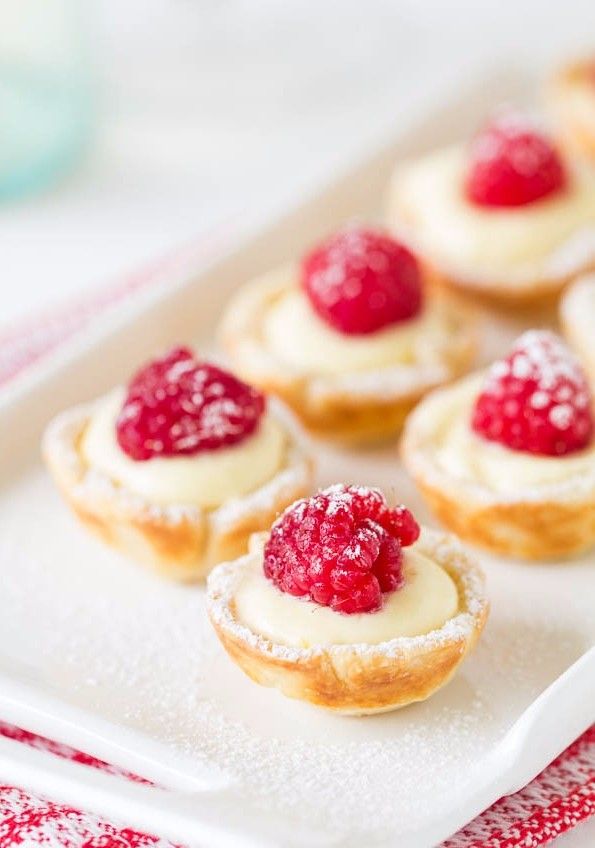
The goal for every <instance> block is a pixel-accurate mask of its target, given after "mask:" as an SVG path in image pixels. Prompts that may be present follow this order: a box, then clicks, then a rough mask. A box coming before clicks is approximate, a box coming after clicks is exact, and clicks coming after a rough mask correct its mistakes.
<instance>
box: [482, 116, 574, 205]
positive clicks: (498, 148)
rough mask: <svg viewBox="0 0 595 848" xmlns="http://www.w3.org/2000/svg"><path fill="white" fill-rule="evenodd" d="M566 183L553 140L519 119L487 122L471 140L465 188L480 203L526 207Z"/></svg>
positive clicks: (563, 169) (562, 165) (510, 118)
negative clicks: (488, 123)
mask: <svg viewBox="0 0 595 848" xmlns="http://www.w3.org/2000/svg"><path fill="white" fill-rule="evenodd" d="M566 182H567V176H566V171H565V168H564V163H563V162H562V159H561V158H560V155H559V154H558V152H557V150H556V149H555V147H554V146H553V144H552V142H551V141H550V140H549V139H548V138H547V137H546V136H544V135H542V134H541V133H538V132H536V131H535V129H534V128H532V127H531V126H530V124H528V123H527V122H523V121H520V120H519V119H518V118H515V117H510V116H509V117H508V118H505V119H501V120H499V121H496V122H494V123H492V124H490V125H488V126H487V127H486V128H485V129H484V130H483V131H482V132H480V133H479V134H478V135H477V136H476V138H475V139H474V140H473V142H472V143H471V147H470V152H469V164H468V170H467V176H466V184H465V188H466V192H467V197H468V198H469V200H471V201H472V202H473V203H476V204H478V205H479V206H492V207H500V206H504V207H506V206H524V205H525V204H527V203H533V202H534V201H536V200H540V199H541V198H543V197H548V196H549V195H551V194H554V193H555V192H557V191H561V190H562V189H563V188H564V187H565V185H566Z"/></svg>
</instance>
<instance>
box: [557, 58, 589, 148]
mask: <svg viewBox="0 0 595 848" xmlns="http://www.w3.org/2000/svg"><path fill="white" fill-rule="evenodd" d="M589 85H590V87H591V88H592V91H593V95H592V104H591V112H590V115H589V116H586V115H585V113H584V112H583V111H582V110H581V109H580V107H577V103H576V100H575V97H574V95H575V93H576V90H577V86H581V87H582V86H584V87H585V95H587V90H588V89H587V86H589ZM546 101H547V105H548V106H549V109H550V111H551V113H552V115H553V117H554V120H555V124H556V127H557V130H558V132H559V135H560V139H561V141H562V142H563V143H564V144H566V145H567V146H568V147H569V148H570V149H572V150H574V151H576V152H580V153H582V154H584V155H586V156H589V157H592V158H595V59H591V60H588V59H587V60H581V61H576V62H572V63H570V64H568V65H565V66H564V67H562V68H560V70H559V71H558V72H557V73H556V74H555V75H554V76H553V78H552V79H551V81H550V83H549V85H548V86H547V90H546Z"/></svg>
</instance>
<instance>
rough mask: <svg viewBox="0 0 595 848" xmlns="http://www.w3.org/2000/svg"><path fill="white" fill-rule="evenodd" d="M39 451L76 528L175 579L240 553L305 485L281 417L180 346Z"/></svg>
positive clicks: (71, 417)
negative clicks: (84, 528) (79, 524)
mask: <svg viewBox="0 0 595 848" xmlns="http://www.w3.org/2000/svg"><path fill="white" fill-rule="evenodd" d="M43 450H44V457H45V459H46V462H47V464H48V467H49V469H50V471H51V472H52V474H53V476H54V479H55V481H56V483H57V484H58V487H59V488H60V490H61V492H62V494H63V495H64V497H65V499H66V501H67V502H68V504H69V505H70V506H71V507H72V509H73V511H74V512H75V513H76V515H77V516H78V517H79V518H80V519H81V521H82V522H83V523H85V524H86V525H87V526H89V528H90V529H91V530H93V531H94V532H96V533H98V534H99V535H100V536H101V537H102V538H103V539H104V540H105V541H107V542H108V543H109V544H110V545H112V546H114V547H116V548H119V549H120V550H122V551H123V552H124V553H126V554H128V555H129V556H130V557H131V558H132V559H136V560H140V561H141V562H146V563H147V564H149V565H151V566H152V567H154V568H156V569H157V570H159V571H161V572H163V573H164V574H165V575H166V576H169V577H173V578H175V579H179V580H184V581H193V580H198V579H200V578H202V577H204V576H205V575H206V573H207V572H208V571H209V569H210V568H211V567H212V566H213V565H214V564H215V563H216V562H219V561H221V560H222V559H226V558H229V557H230V556H237V555H238V554H240V553H242V552H243V551H245V550H246V547H247V544H248V538H249V536H250V534H251V533H253V532H255V531H259V530H263V529H264V528H266V527H270V525H271V522H272V521H273V520H274V518H275V516H276V515H278V513H279V511H280V510H282V509H284V508H285V507H286V506H287V504H288V503H291V502H292V501H293V500H295V498H296V497H299V496H301V495H303V494H305V492H307V491H308V490H309V487H310V478H311V463H310V461H309V459H308V457H307V456H305V455H304V454H303V452H302V450H301V447H300V445H299V443H298V441H297V437H296V434H295V431H294V428H293V427H292V426H291V423H290V422H289V421H288V418H287V415H286V413H284V412H283V411H282V410H281V409H280V408H279V407H278V406H275V404H274V403H272V404H269V403H267V401H266V399H265V397H264V395H263V394H261V393H260V392H259V391H258V390H256V389H254V388H252V387H251V386H248V385H247V384H246V383H243V382H242V381H241V380H239V379H237V378H236V377H235V376H234V375H233V374H231V373H229V372H228V371H225V370H224V369H222V368H219V367H218V366H216V365H213V364H211V363H207V362H204V361H202V360H199V359H197V357H196V356H195V355H194V353H193V352H192V351H191V350H190V349H188V348H185V347H176V348H173V349H172V350H171V351H169V352H168V353H166V354H165V355H164V356H161V357H158V358H157V359H154V360H152V361H151V362H149V363H147V364H146V365H144V366H143V367H142V368H141V369H140V370H139V371H138V372H137V373H136V374H135V375H134V376H133V377H132V379H131V380H130V382H129V384H128V386H127V387H117V388H115V389H114V390H113V391H111V392H110V393H109V394H107V395H106V396H105V397H102V398H99V399H98V400H97V401H95V402H93V403H90V404H85V405H81V406H78V407H75V408H73V409H70V410H66V411H65V412H64V413H62V414H61V415H59V416H57V418H56V419H54V421H52V422H51V423H50V424H49V426H48V427H47V429H46V433H45V434H44V440H43Z"/></svg>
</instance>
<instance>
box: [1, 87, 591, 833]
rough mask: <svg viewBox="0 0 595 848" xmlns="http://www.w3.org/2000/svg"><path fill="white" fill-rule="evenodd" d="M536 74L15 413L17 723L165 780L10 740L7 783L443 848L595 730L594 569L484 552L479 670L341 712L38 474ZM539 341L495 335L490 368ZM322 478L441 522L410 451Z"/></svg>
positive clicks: (152, 313)
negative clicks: (241, 661) (256, 679)
mask: <svg viewBox="0 0 595 848" xmlns="http://www.w3.org/2000/svg"><path fill="white" fill-rule="evenodd" d="M528 82H529V81H528V80H525V79H524V77H522V76H517V75H511V76H508V77H500V76H498V77H495V78H493V79H490V80H487V81H486V80H484V81H482V83H481V85H480V86H478V87H477V88H475V89H472V90H470V91H468V92H467V93H466V94H464V95H463V96H462V97H460V98H459V99H458V100H455V101H453V102H450V103H447V104H446V105H445V102H444V99H442V101H441V105H440V108H439V109H432V110H431V118H430V119H425V120H421V121H419V122H417V124H416V125H415V126H413V127H410V128H408V129H407V131H403V130H402V131H401V132H400V133H399V134H394V137H393V139H392V140H391V141H390V142H389V143H387V144H386V145H385V146H384V147H383V148H382V149H380V151H379V152H377V153H375V154H373V155H372V156H368V157H367V158H366V160H365V161H364V162H363V163H360V164H359V165H356V166H355V167H353V168H352V169H351V170H350V171H349V173H347V174H344V175H342V176H340V177H339V178H337V179H335V180H334V181H333V182H332V184H330V185H329V186H327V187H326V188H324V189H323V190H321V191H319V192H317V194H316V195H315V196H314V197H313V198H310V199H308V200H307V201H304V202H303V203H301V204H300V205H299V206H297V207H296V208H294V209H293V210H292V211H290V212H285V213H284V214H283V215H282V216H280V215H279V214H278V213H275V215H274V216H273V217H274V223H270V220H271V212H270V210H269V211H268V212H267V216H268V218H269V223H268V224H266V223H263V222H262V221H260V222H256V223H254V222H247V223H246V224H245V225H244V226H243V228H242V231H241V232H239V230H238V232H237V233H236V240H235V243H236V247H235V248H234V250H233V252H227V253H226V254H225V255H223V256H220V257H218V258H217V259H216V260H215V261H213V262H212V263H211V264H210V265H209V266H208V267H205V266H204V263H203V265H202V267H199V268H198V269H197V265H196V263H195V262H193V261H192V260H191V259H190V260H188V261H182V262H180V263H179V266H178V267H176V269H175V271H174V272H173V273H171V272H168V273H166V274H164V277H163V279H162V280H160V282H159V284H158V285H156V286H155V287H153V288H152V289H151V291H150V292H144V293H143V294H142V295H141V296H139V297H137V298H136V299H135V300H134V302H133V303H129V304H128V305H126V306H125V307H121V306H120V307H119V308H118V311H115V310H112V311H111V312H110V313H109V314H108V315H107V316H106V317H105V318H102V319H100V320H99V321H98V322H97V323H96V324H95V325H94V327H93V328H92V330H91V331H90V332H88V333H86V334H84V335H83V337H82V338H81V337H77V338H76V339H75V340H74V341H73V342H69V343H67V344H65V345H63V346H62V348H61V349H60V351H59V352H58V353H56V354H54V355H52V356H50V357H48V358H47V359H46V360H45V361H44V364H43V365H42V366H41V367H37V368H35V369H32V370H31V371H30V372H29V374H28V375H26V376H25V377H23V378H22V379H21V380H19V381H17V382H16V383H15V384H14V386H13V388H12V389H11V390H9V391H7V392H5V393H4V395H3V397H2V398H1V399H0V444H1V445H2V448H1V451H2V454H1V455H2V460H1V481H0V645H1V648H0V719H2V720H6V721H10V722H12V723H14V724H17V725H19V726H20V727H23V728H26V729H28V730H31V731H33V732H36V733H39V734H43V735H47V736H50V737H51V738H52V739H55V740H57V741H60V742H63V743H66V744H69V745H72V746H74V747H76V748H78V749H80V750H84V751H86V752H88V753H89V754H92V755H94V756H96V757H99V758H102V759H105V760H108V761H109V762H110V763H113V764H115V765H118V766H121V767H124V768H126V769H128V770H130V771H131V772H134V773H135V774H137V775H139V776H141V777H143V778H145V779H146V780H148V781H152V783H153V785H150V784H148V783H147V782H146V781H144V782H141V781H138V782H130V781H127V780H124V779H123V778H121V777H118V776H115V775H112V774H108V773H100V772H98V771H96V770H93V769H89V768H86V767H85V766H83V765H79V764H76V763H72V762H68V761H65V760H61V759H58V758H56V757H53V756H51V755H50V754H47V753H46V752H43V751H39V750H34V749H31V748H25V746H22V745H19V744H18V743H16V742H13V741H11V740H9V739H0V780H12V781H14V782H16V783H18V784H19V785H22V786H26V787H28V788H30V789H33V790H37V791H40V792H43V793H45V794H50V795H53V796H55V797H57V798H59V799H61V800H64V801H66V802H69V803H73V804H77V805H79V806H81V807H87V808H91V809H93V810H95V811H97V812H100V813H102V814H105V815H110V816H113V817H117V818H119V819H121V820H123V821H125V822H127V823H129V824H131V825H133V826H137V827H142V828H144V829H150V830H151V831H153V832H158V833H162V834H164V835H167V836H169V837H170V838H173V839H177V840H179V841H183V842H184V843H185V844H197V845H198V844H200V845H209V846H218V845H221V846H266V845H271V846H273V845H274V846H279V845H283V846H288V847H289V846H296V848H297V846H305V845H308V846H310V845H312V846H314V845H320V846H345V848H349V846H354V848H355V846H361V845H367V846H370V848H372V846H378V848H380V846H384V845H394V844H396V843H397V842H398V843H399V844H401V845H407V846H408V848H427V846H431V845H435V844H436V843H438V842H440V841H441V840H443V839H445V838H447V837H448V836H449V835H450V834H452V833H453V832H455V831H456V830H457V829H459V828H460V827H462V826H463V825H464V824H465V823H466V822H468V821H469V820H470V819H472V818H473V817H474V816H475V815H477V814H478V813H479V812H481V811H482V810H483V809H485V808H486V807H487V806H489V805H490V804H492V803H493V802H494V801H495V800H496V799H497V798H499V797H501V796H502V795H504V794H507V793H510V792H513V791H516V790H517V789H519V788H520V787H522V786H523V785H524V784H525V783H527V782H528V781H529V780H531V779H532V778H533V777H534V776H535V775H536V774H537V773H538V772H539V771H540V770H541V769H542V768H544V767H545V766H546V765H547V764H548V763H549V762H550V761H551V760H552V759H553V758H554V757H555V756H556V755H557V754H558V753H559V752H560V751H561V750H563V749H564V748H565V747H566V746H567V745H568V744H569V743H570V742H571V741H573V739H575V738H576V737H577V736H578V735H579V734H580V733H581V732H582V731H583V730H584V729H585V728H586V727H587V726H588V725H589V724H591V723H592V722H593V721H594V720H595V649H594V648H592V647H591V646H592V645H593V642H594V637H595V616H594V615H593V598H594V597H595V568H594V565H595V561H594V557H593V556H592V555H590V556H589V555H587V556H584V557H582V558H581V559H575V560H572V561H569V562H567V563H548V564H543V565H535V564H521V563H518V562H513V561H500V560H498V559H496V558H494V557H490V556H488V555H486V554H483V553H480V554H478V557H479V560H480V562H481V564H482V565H483V567H484V570H485V572H486V576H487V582H488V592H489V595H490V598H491V606H492V612H491V617H490V619H489V621H488V624H487V627H486V631H485V633H484V636H483V638H482V640H481V641H480V643H479V646H478V648H477V649H476V651H475V653H474V654H473V656H472V657H471V658H470V659H469V660H468V661H467V662H466V664H465V665H464V666H463V668H462V670H461V671H459V673H458V674H457V675H456V677H455V678H454V680H453V681H452V682H451V683H450V684H449V685H448V686H447V687H446V688H445V689H443V690H441V691H440V692H439V693H438V694H437V695H435V696H434V697H433V698H431V699H430V700H428V701H426V702H425V703H420V704H416V705H413V706H410V707H408V708H406V709H403V710H401V711H397V712H393V713H389V714H385V715H380V716H376V717H369V718H363V719H362V718H360V719H357V718H347V717H337V716H333V715H329V714H325V713H324V712H321V711H317V710H316V709H314V708H312V707H309V706H308V705H306V704H303V703H300V702H294V701H290V700H287V699H285V698H283V697H282V696H281V695H280V694H279V693H277V692H276V691H273V690H267V689H263V688H261V687H259V686H255V685H254V684H253V683H251V682H250V681H249V680H248V679H247V678H246V677H244V675H243V674H242V672H241V671H240V670H239V669H238V668H237V667H235V666H234V665H233V664H232V662H231V661H230V660H229V659H228V657H227V656H226V655H225V653H224V652H223V649H222V648H221V646H220V644H219V642H218V641H217V639H216V636H215V634H214V633H213V632H212V630H211V628H210V626H209V624H208V622H207V619H206V615H205V610H204V590H203V589H202V588H200V587H199V588H197V587H183V586H179V585H172V584H169V583H166V582H164V581H163V580H162V579H160V578H159V577H157V576H153V575H152V574H149V573H147V572H146V571H145V570H144V569H142V568H139V567H138V566H136V565H135V564H134V563H132V562H128V561H127V560H125V559H124V558H122V557H120V556H119V555H118V554H116V553H115V552H114V551H113V550H111V549H108V548H104V547H103V546H102V545H101V544H100V543H99V542H97V541H95V540H94V539H93V538H91V537H90V536H88V535H87V534H86V533H85V532H84V530H82V529H80V528H79V527H78V526H77V525H76V524H75V522H74V520H73V519H72V518H71V516H70V514H69V513H68V511H67V510H66V509H65V508H64V506H63V504H62V503H61V502H60V500H59V498H58V496H57V494H56V493H55V491H54V490H53V487H52V484H51V482H50V480H49V478H48V475H47V474H46V473H45V471H44V470H43V469H42V466H41V462H40V459H39V437H40V434H41V432H42V429H43V427H44V425H45V424H46V422H47V421H48V419H49V418H50V417H51V416H52V415H53V414H54V413H55V412H57V411H58V410H60V409H62V408H64V407H67V406H69V405H70V404H73V403H76V402H80V401H84V400H87V399H91V398H93V397H95V396H97V395H98V394H100V393H101V392H102V391H104V390H106V389H107V388H108V387H110V386H111V385H113V384H114V383H116V382H118V380H119V379H120V378H121V376H122V375H123V374H126V373H128V372H129V371H130V370H131V369H132V368H133V367H134V366H136V365H137V364H138V363H140V362H141V361H142V360H143V359H144V358H145V357H147V356H148V355H150V354H153V353H155V352H158V351H159V350H162V349H163V348H165V347H166V346H167V345H169V344H172V343H173V342H185V343H192V344H194V345H195V346H196V347H197V348H198V349H199V350H201V349H202V350H205V349H209V348H210V347H212V339H211V337H210V332H211V330H212V327H213V326H214V324H215V321H216V318H217V317H218V316H219V314H220V312H221V309H222V306H223V304H224V303H225V301H226V298H227V296H228V295H229V293H230V292H231V291H232V290H233V288H234V287H235V286H237V285H239V284H241V283H242V282H243V281H245V280H247V279H249V278H250V277H251V276H252V275H254V274H257V273H260V272H262V271H265V270H267V269H268V268H271V267H274V266H275V265H276V264H277V263H278V262H280V261H283V260H287V259H288V258H291V257H292V256H295V255H297V254H299V252H300V251H301V250H302V249H303V248H304V247H305V246H306V245H307V244H308V243H311V242H312V241H313V240H314V239H315V238H317V237H319V236H320V235H321V233H323V232H324V231H328V230H330V229H332V228H333V227H336V226H337V225H339V224H340V223H342V222H344V221H345V220H348V219H349V218H352V217H354V216H357V217H361V218H365V219H372V220H373V219H374V218H378V217H379V216H380V214H381V212H382V204H383V201H384V199H385V191H386V185H387V182H388V175H389V173H390V170H391V168H392V166H393V165H394V162H395V160H396V159H398V158H399V157H407V156H409V155H411V154H412V153H413V152H418V151H420V150H421V149H426V148H429V147H431V146H433V145H434V144H437V143H441V142H444V141H449V140H452V139H454V138H456V137H459V136H463V135H464V134H465V132H467V131H468V130H470V129H471V128H472V127H473V126H475V125H476V124H477V122H478V121H479V120H480V119H481V117H482V116H483V115H484V114H485V113H486V112H487V111H489V110H490V109H491V108H492V107H493V106H494V105H495V104H497V103H498V102H501V101H503V100H514V101H515V102H519V101H521V102H522V101H524V100H526V92H527V91H528V90H529V84H528ZM517 330H518V326H517V327H511V326H506V325H504V324H502V325H501V326H498V327H495V328H494V327H493V326H492V328H491V330H490V332H489V333H487V334H486V350H485V355H486V357H488V356H490V355H491V354H492V353H494V352H500V351H501V350H502V349H503V348H505V346H506V344H507V342H508V341H509V339H510V338H511V337H512V336H513V335H514V334H515V332H516V331H517ZM314 450H315V453H316V455H317V458H318V461H319V477H318V482H319V484H321V485H326V484H329V483H332V482H336V481H338V480H341V481H345V482H358V483H363V484H370V485H378V486H380V487H381V488H383V489H384V490H385V491H386V492H387V493H393V494H395V495H398V497H399V499H400V500H403V501H404V502H405V503H407V504H408V505H410V506H411V507H412V508H413V510H414V511H415V513H416V515H417V516H418V517H419V518H420V520H421V521H422V522H424V523H431V521H430V519H429V516H428V514H427V512H426V511H425V509H424V507H423V505H422V503H421V501H420V499H419V496H418V495H417V494H416V492H415V489H414V487H413V484H412V482H411V481H410V480H409V479H408V477H407V476H406V474H405V472H404V471H403V470H402V467H401V465H400V462H399V459H398V453H397V448H396V446H394V445H393V446H389V447H385V448H382V449H375V450H367V451H357V452H353V451H349V450H346V449H340V448H336V447H330V446H329V445H327V444H324V443H322V442H320V443H317V444H315V445H314Z"/></svg>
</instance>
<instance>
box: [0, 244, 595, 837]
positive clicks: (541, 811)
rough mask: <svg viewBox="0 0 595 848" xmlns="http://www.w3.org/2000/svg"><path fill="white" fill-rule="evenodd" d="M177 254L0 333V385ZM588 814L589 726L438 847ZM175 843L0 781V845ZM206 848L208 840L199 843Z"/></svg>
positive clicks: (594, 739)
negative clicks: (520, 785) (531, 776)
mask: <svg viewBox="0 0 595 848" xmlns="http://www.w3.org/2000/svg"><path fill="white" fill-rule="evenodd" d="M180 258H181V257H180V254H178V255H177V256H176V257H174V258H172V259H169V260H165V261H164V262H163V263H160V264H159V265H158V266H154V267H153V268H152V269H150V270H149V271H144V272H142V273H139V274H136V275H134V276H132V277H129V278H128V279H126V280H125V281H124V282H121V283H119V284H118V285H116V286H114V287H112V288H108V289H106V290H104V291H102V292H101V293H99V294H96V295H95V296H93V297H88V298H85V299H82V300H79V301H77V302H75V303H72V304H70V305H69V306H67V307H66V308H64V309H62V310H57V311H53V312H50V313H47V314H45V315H43V316H41V317H40V318H37V319H35V320H32V321H29V322H26V323H23V324H21V325H20V326H18V327H16V328H11V329H10V330H9V331H7V332H5V333H3V334H2V333H0V388H1V387H2V385H3V384H6V383H8V382H9V381H10V380H12V379H13V378H14V377H16V376H17V375H18V374H20V373H21V372H23V371H24V370H26V369H28V368H30V367H31V366H32V365H33V364H34V363H35V362H38V361H39V360H40V359H42V358H43V356H45V355H46V354H48V353H49V352H51V351H52V350H54V349H55V348H56V347H57V346H58V345H59V344H61V343H62V342H64V341H65V340H66V339H68V338H70V337H72V336H73V335H74V334H75V333H77V332H80V331H81V330H82V329H83V328H85V327H88V326H89V324H90V322H91V321H92V320H93V319H94V318H95V317H96V316H97V315H99V314H100V313H102V312H104V311H105V310H106V309H108V308H110V307H114V306H117V305H118V304H121V303H123V302H124V300H126V299H127V298H128V297H130V296H132V295H133V294H134V293H135V292H138V291H140V290H141V289H146V288H148V287H149V286H150V285H151V284H154V285H157V284H158V281H159V280H162V279H164V276H165V273H164V272H166V271H168V270H170V269H173V268H175V267H177V266H178V262H179V261H180ZM0 735H2V736H7V737H10V738H11V739H16V740H18V741H20V742H22V743H23V744H25V745H32V746H34V747H36V748H41V749H43V750H46V751H50V752H51V753H53V754H55V755H56V756H59V757H66V758H68V759H71V760H75V761H77V762H80V763H84V764H85V765H88V766H89V767H92V768H99V769H103V770H108V771H110V772H112V773H115V774H123V775H124V776H126V777H128V778H129V779H130V780H140V779H141V778H138V777H135V776H134V775H131V774H129V773H126V772H122V771H120V770H119V769H117V768H115V767H114V766H110V765H109V764H108V763H104V762H101V761H100V760H96V759H94V758H93V757H90V756H88V755H87V754H85V753H84V752H81V751H75V750H73V749H72V748H68V747H66V746H64V745H60V744H57V743H55V742H52V741H51V740H49V739H45V738H43V737H40V736H36V735H35V734H32V733H28V732H27V731H25V730H21V729H19V728H16V727H13V726H12V725H8V724H4V723H2V722H0ZM593 815H595V725H594V726H593V727H591V728H590V729H589V730H588V731H587V732H586V733H584V734H583V735H582V736H581V737H580V739H578V740H577V741H576V742H574V743H573V744H572V745H571V746H570V747H569V748H567V749H566V751H564V752H563V753H562V754H561V755H560V756H559V757H558V758H557V759H556V760H555V761H554V762H553V763H551V765H550V766H548V768H546V769H545V770H544V771H543V772H542V773H541V774H540V775H539V776H538V777H536V778H535V780H533V781H532V782H531V783H530V784H529V785H528V786H526V787H525V788H524V789H522V790H521V791H520V792H517V793H516V794H515V795H510V796H508V797H505V798H501V799H500V800H499V801H497V802H496V803H495V804H494V805H493V806H492V807H491V808H490V809H489V810H486V811H485V812H484V813H482V814H481V815H480V816H478V817H477V818H476V819H475V820H474V821H472V822H471V823H470V824H469V825H467V827H465V828H463V830H461V831H460V832H459V833H457V834H456V835H455V836H453V837H451V838H450V839H449V840H448V841H447V842H446V843H444V848H538V846H543V845H547V844H548V843H549V842H551V841H552V840H553V839H555V838H556V837H557V836H560V835H561V834H563V833H565V832H566V831H568V830H570V829H571V828H573V827H574V826H575V825H577V824H578V823H579V822H581V821H585V820H586V819H588V818H589V817H590V816H593ZM16 845H23V846H39V848H111V847H112V846H113V848H149V846H152V848H182V847H181V846H174V845H173V844H172V843H171V842H169V841H168V840H166V839H161V838H159V837H157V836H151V835H149V834H146V833H140V832H138V831H136V830H132V829H131V828H127V827H123V826H122V825H121V824H117V823H115V822H108V821H105V820H104V819H102V818H100V817H98V816H96V815H94V814H93V813H89V812H84V811H81V810H75V809H73V808H72V807H69V806H67V805H64V804H59V803H56V802H54V801H52V800H50V799H47V798H44V797H42V796H39V795H34V794H31V793H30V792H26V791H25V790H23V789H21V788H19V787H17V786H7V785H0V848H12V846H16ZM205 848H207V846H205Z"/></svg>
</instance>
